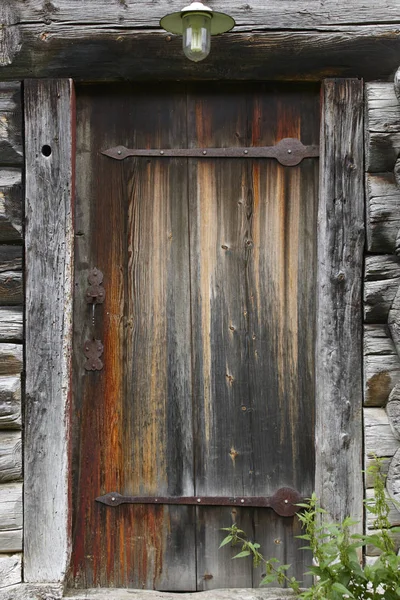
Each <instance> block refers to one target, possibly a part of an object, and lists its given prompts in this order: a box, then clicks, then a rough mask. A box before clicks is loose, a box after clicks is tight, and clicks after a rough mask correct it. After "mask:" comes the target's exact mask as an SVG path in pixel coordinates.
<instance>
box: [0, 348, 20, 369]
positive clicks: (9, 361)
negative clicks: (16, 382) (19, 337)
mask: <svg viewBox="0 0 400 600" xmlns="http://www.w3.org/2000/svg"><path fill="white" fill-rule="evenodd" d="M22 367H23V347H22V344H0V375H16V374H17V373H21V371H22Z"/></svg>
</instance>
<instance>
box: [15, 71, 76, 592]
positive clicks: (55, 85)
mask: <svg viewBox="0 0 400 600" xmlns="http://www.w3.org/2000/svg"><path fill="white" fill-rule="evenodd" d="M25 125H26V287H27V297H26V420H25V443H26V447H27V448H29V452H27V453H26V454H25V469H24V471H25V488H24V493H25V521H24V522H25V541H26V543H25V553H24V561H25V567H24V573H25V576H24V578H25V581H27V582H40V581H60V580H62V579H63V576H64V573H65V570H66V567H67V560H68V547H69V516H68V444H69V442H68V439H69V435H68V427H69V418H68V414H69V413H68V405H69V396H70V362H71V343H72V335H71V334H72V289H73V260H72V257H73V251H72V249H73V226H72V217H73V188H74V177H73V169H74V157H73V139H74V92H73V85H72V82H71V81H68V80H50V81H34V80H29V81H27V82H26V84H25ZM44 145H48V146H50V148H51V155H50V156H46V155H45V154H47V153H45V154H43V153H42V147H43V146H44ZM55 299H57V301H55ZM54 506H56V507H57V510H54V509H53V507H54Z"/></svg>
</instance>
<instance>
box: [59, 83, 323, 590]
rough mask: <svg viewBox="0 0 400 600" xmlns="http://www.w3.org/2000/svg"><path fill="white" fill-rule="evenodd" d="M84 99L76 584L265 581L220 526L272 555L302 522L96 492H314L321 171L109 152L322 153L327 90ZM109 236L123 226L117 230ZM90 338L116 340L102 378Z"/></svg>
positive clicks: (176, 89) (283, 552)
mask: <svg viewBox="0 0 400 600" xmlns="http://www.w3.org/2000/svg"><path fill="white" fill-rule="evenodd" d="M80 91H81V96H79V98H80V99H79V101H78V164H79V170H78V195H77V203H78V204H77V222H76V231H77V242H76V244H77V245H76V248H77V254H76V256H77V261H76V281H77V284H78V286H77V288H78V293H77V294H76V298H77V300H76V303H75V315H76V316H75V344H76V346H75V347H76V348H77V351H76V352H75V373H76V374H75V392H74V407H75V408H74V414H75V415H76V418H75V423H76V427H74V428H73V430H74V431H75V433H74V447H75V451H74V458H73V464H74V481H75V483H74V489H75V490H76V493H75V495H74V496H75V497H74V506H75V518H74V524H73V527H74V554H73V567H72V572H71V575H70V582H71V584H72V585H87V586H92V585H95V584H97V585H106V584H107V583H108V584H110V582H111V584H112V585H114V586H129V587H138V585H140V587H142V586H144V587H155V588H158V589H169V590H171V589H182V590H184V589H193V590H195V589H196V588H197V589H199V590H201V589H204V588H212V587H219V586H221V585H227V584H228V583H229V584H231V585H232V584H233V583H234V584H235V585H238V586H249V585H258V581H259V573H256V572H254V573H252V567H251V564H249V563H246V562H243V563H242V564H237V565H235V563H234V562H232V561H231V555H232V552H231V549H230V548H229V547H228V548H226V549H225V550H226V552H224V553H222V552H218V551H217V547H218V544H219V542H220V540H221V533H220V531H219V528H220V527H222V526H224V525H227V524H230V523H231V522H232V519H235V520H237V522H238V523H240V524H243V525H244V526H246V529H247V530H249V531H250V530H253V528H254V527H257V535H259V536H260V537H261V538H262V539H263V541H264V542H265V544H269V546H268V548H267V552H268V551H269V549H270V548H272V547H273V548H274V553H275V554H276V553H277V552H279V555H280V556H281V557H282V558H283V559H285V557H286V558H291V556H292V555H293V554H294V552H295V547H296V544H297V542H296V541H294V540H293V535H294V534H295V533H298V524H297V523H296V522H295V521H294V519H289V520H287V521H285V522H282V520H281V519H280V518H278V517H276V516H275V515H272V514H270V513H269V512H268V515H266V514H263V513H262V511H257V514H253V513H251V511H240V509H238V510H235V511H232V510H231V509H228V508H225V509H213V508H211V509H210V510H209V509H208V508H207V509H202V510H201V511H200V510H199V509H197V511H196V512H197V515H196V517H197V518H196V519H195V514H194V513H195V511H194V510H193V509H191V508H189V509H184V510H182V507H176V509H175V512H172V509H171V508H168V507H164V508H162V507H148V508H145V507H140V506H137V507H134V506H128V505H126V506H121V507H119V508H118V509H117V511H115V512H113V510H110V509H107V507H103V506H99V505H96V504H94V498H95V497H96V496H98V495H100V494H103V493H106V492H109V491H111V490H112V489H118V491H121V492H125V493H129V494H138V493H140V492H142V493H143V492H144V493H147V494H151V495H153V494H154V493H158V494H161V493H162V492H163V490H166V493H168V494H171V495H173V494H174V493H182V492H181V490H187V492H186V493H188V494H190V490H193V491H192V492H191V493H198V494H200V493H203V494H207V495H208V494H212V493H214V492H216V494H217V495H224V494H225V493H226V494H227V495H229V494H232V493H235V494H237V493H243V492H244V491H245V492H246V495H251V494H252V493H254V494H255V495H257V494H260V495H264V494H266V493H268V492H269V491H271V492H274V491H276V488H278V487H281V486H282V485H290V484H291V485H295V486H297V487H298V488H299V489H300V490H301V491H303V493H305V494H309V493H310V491H311V490H312V487H313V470H314V440H313V419H312V414H313V349H314V338H315V331H314V329H313V320H312V319H310V320H309V322H307V327H306V328H305V329H304V330H302V329H301V325H302V323H303V322H304V321H305V319H306V315H310V314H312V313H313V311H314V310H315V306H314V301H315V300H314V299H315V295H314V293H313V292H314V288H315V279H314V278H313V277H310V276H309V273H314V272H315V268H314V267H315V262H314V261H315V243H316V242H315V230H316V198H317V185H318V175H317V173H318V167H317V165H318V161H317V160H315V159H309V160H307V161H304V164H303V165H302V166H300V167H296V168H294V169H293V170H292V169H285V168H283V167H279V166H278V165H277V164H276V163H275V161H253V160H248V161H243V160H240V161H232V160H228V161H226V160H217V161H214V160H212V161H210V162H208V161H207V164H205V163H201V164H199V165H198V166H197V161H196V160H193V159H191V160H189V161H188V163H189V164H187V161H186V160H184V159H153V160H147V159H146V160H143V159H129V160H127V161H124V162H123V163H119V162H117V161H112V160H111V159H109V158H107V157H104V156H102V155H101V154H100V153H99V149H101V148H107V147H110V146H112V145H116V144H118V143H123V144H126V145H129V142H130V145H131V146H132V144H133V145H134V146H137V147H146V146H147V147H168V146H172V147H177V146H178V147H179V146H181V147H187V145H188V144H189V145H194V146H199V145H202V144H207V145H211V143H213V144H215V145H219V144H221V145H225V144H227V143H228V141H229V142H231V143H233V145H236V146H239V145H246V143H248V144H252V145H254V146H257V145H262V144H264V143H269V142H270V143H274V141H275V140H278V139H280V138H282V137H287V136H289V135H292V134H293V135H295V134H296V135H298V136H300V137H301V139H302V141H303V142H304V143H318V136H319V125H318V114H319V111H318V108H319V97H318V89H317V88H316V87H314V86H311V87H307V86H305V87H301V88H300V89H296V90H293V88H292V87H291V86H284V87H283V88H281V87H278V88H274V87H273V86H272V87H271V86H248V87H246V88H244V89H238V88H237V86H233V85H227V86H221V85H220V86H215V87H211V88H210V90H209V91H208V92H204V91H203V92H202V88H201V86H193V88H192V87H191V88H190V93H189V95H187V93H186V87H185V86H182V85H180V86H177V85H175V86H170V87H169V86H164V88H163V89H162V90H161V89H160V87H159V86H157V87H156V88H153V87H151V86H148V87H146V88H143V86H137V85H132V86H119V87H117V88H114V89H113V90H110V89H108V90H106V89H105V88H104V87H103V88H100V87H98V88H97V87H95V86H90V87H87V88H85V87H82V89H81V90H80ZM202 94H203V95H202ZM196 98H201V100H199V102H197V100H196ZM310 114H312V115H313V119H311V120H310ZM118 115H121V117H120V118H119V117H118V118H117V116H118ZM175 115H179V119H176V118H175ZM206 116H207V118H205V117H206ZM150 117H151V118H150ZM218 123H219V124H218ZM212 124H213V125H212ZM186 127H187V129H186ZM274 182H277V183H274ZM276 190H278V192H279V193H278V194H275V192H276ZM110 229H111V230H112V231H116V232H119V235H117V236H112V237H111V236H109V231H110ZM273 233H274V234H273ZM288 248H289V251H288ZM200 259H201V260H200ZM93 266H97V267H99V268H100V269H101V270H102V272H103V273H104V277H105V279H104V285H105V289H106V302H105V305H104V307H99V308H96V314H95V328H94V330H93V329H92V327H91V311H90V310H88V306H87V305H86V303H85V301H84V291H85V289H86V286H87V282H86V277H87V273H88V269H89V268H91V267H93ZM189 272H190V273H191V279H190V278H189ZM246 272H247V274H246ZM305 273H306V275H305ZM200 297H201V298H202V300H201V302H200V301H199V299H200ZM266 297H267V298H269V300H268V301H267V300H265V298H266ZM274 306H276V308H274ZM271 314H272V315H273V316H274V318H273V319H271ZM167 315H168V319H166V316H167ZM278 320H280V321H279V325H278V324H277V323H276V322H277V321H278ZM273 323H275V324H273ZM191 326H192V328H193V333H192V335H191V334H190V329H191ZM88 335H89V336H93V335H95V336H96V337H98V338H99V339H102V340H103V341H104V345H105V351H104V361H105V367H104V370H103V371H101V372H99V373H89V374H85V373H84V371H83V370H82V364H81V354H80V352H81V350H80V348H81V347H82V344H83V342H84V340H85V338H86V336H88ZM279 340H281V342H280V341H279ZM192 360H193V364H192ZM155 365H156V367H155ZM192 377H193V379H192ZM267 378H269V379H270V382H268V385H269V386H270V388H271V390H270V392H269V394H268V395H267V393H266V392H265V391H264V388H265V387H266V381H267ZM192 405H193V407H194V409H195V410H194V413H193V414H192V412H191V411H192ZM304 414H307V419H306V420H304ZM310 415H311V416H310ZM218 431H220V438H221V439H220V440H219V438H218ZM253 434H254V440H255V439H257V440H258V441H254V440H252V435H253ZM269 438H271V440H270V441H268V439H269ZM193 439H194V443H193ZM272 440H273V441H272ZM274 444H275V446H276V447H274ZM278 446H279V447H280V448H281V451H280V452H278V451H277V447H278ZM286 451H287V452H286ZM274 453H275V454H274ZM268 454H271V456H268ZM272 455H273V456H272ZM110 465H112V468H110ZM300 469H301V473H300ZM196 521H197V522H196ZM247 524H248V525H249V527H250V529H249V528H248V527H247ZM183 528H184V534H183V533H182V529H183ZM93 532H95V534H94V533H93ZM110 532H113V535H112V536H111V535H110ZM105 540H106V542H105ZM179 540H180V542H179ZM274 540H277V541H276V542H274ZM178 542H179V543H178ZM265 544H264V545H265ZM194 550H195V552H196V554H197V561H198V564H197V574H196V569H195V568H194V560H195V553H194ZM179 569H180V570H179ZM300 570H301V566H299V571H300ZM167 586H169V587H167Z"/></svg>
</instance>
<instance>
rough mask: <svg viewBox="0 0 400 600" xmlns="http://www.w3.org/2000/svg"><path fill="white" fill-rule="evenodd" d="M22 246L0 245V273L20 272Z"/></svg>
mask: <svg viewBox="0 0 400 600" xmlns="http://www.w3.org/2000/svg"><path fill="white" fill-rule="evenodd" d="M22 254H23V248H22V246H7V245H5V244H1V245H0V273H3V272H4V271H22Z"/></svg>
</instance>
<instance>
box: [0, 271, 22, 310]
mask: <svg viewBox="0 0 400 600" xmlns="http://www.w3.org/2000/svg"><path fill="white" fill-rule="evenodd" d="M23 301H24V289H23V279H22V273H20V272H18V271H5V272H1V271H0V305H3V306H4V305H5V306H12V305H18V304H22V303H23Z"/></svg>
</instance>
